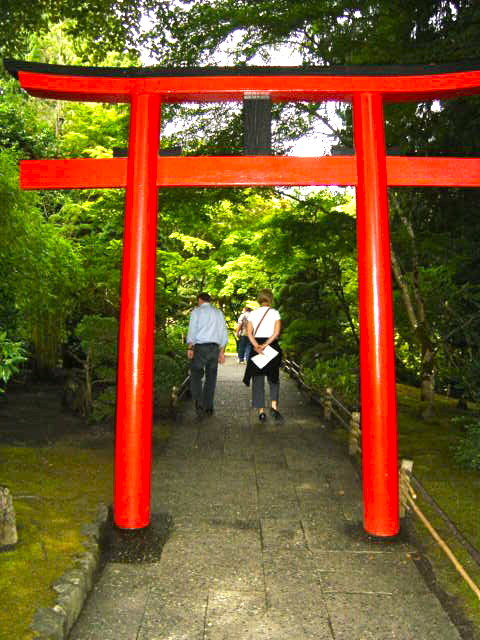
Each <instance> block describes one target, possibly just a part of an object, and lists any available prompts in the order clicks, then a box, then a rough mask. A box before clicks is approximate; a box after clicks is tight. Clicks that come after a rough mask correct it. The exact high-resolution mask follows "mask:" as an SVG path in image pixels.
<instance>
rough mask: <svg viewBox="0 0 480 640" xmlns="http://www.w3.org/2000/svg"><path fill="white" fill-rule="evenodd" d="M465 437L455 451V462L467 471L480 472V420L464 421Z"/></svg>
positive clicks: (461, 437) (460, 440) (459, 440)
mask: <svg viewBox="0 0 480 640" xmlns="http://www.w3.org/2000/svg"><path fill="white" fill-rule="evenodd" d="M462 423H463V424H462V428H463V435H461V436H460V437H459V438H458V441H457V445H456V447H455V449H454V458H455V461H456V462H457V463H458V464H460V465H461V466H462V467H465V468H466V469H472V470H474V471H480V418H476V419H474V420H473V421H472V418H469V419H465V418H463V419H462Z"/></svg>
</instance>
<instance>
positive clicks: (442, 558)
mask: <svg viewBox="0 0 480 640" xmlns="http://www.w3.org/2000/svg"><path fill="white" fill-rule="evenodd" d="M397 399H398V430H399V457H400V458H408V459H410V460H413V462H414V466H413V472H414V475H415V477H416V478H418V480H419V481H420V482H421V483H422V484H423V486H424V487H425V488H426V489H427V491H428V492H429V493H430V495H431V496H432V497H433V498H434V499H435V500H436V502H437V503H438V504H439V505H440V507H441V508H442V509H443V510H444V511H445V513H447V514H448V516H449V517H450V519H451V520H452V521H453V522H454V523H455V524H456V526H457V528H458V529H459V530H460V531H461V532H462V533H463V534H464V535H465V536H466V538H467V539H468V540H469V541H470V542H471V543H472V544H473V545H474V546H475V547H476V548H477V549H480V511H479V506H480V473H478V472H475V471H468V470H465V469H462V468H461V467H460V466H458V465H457V464H456V463H455V460H454V457H453V450H454V447H455V444H456V441H457V439H458V437H459V436H460V435H461V427H460V425H459V424H457V423H455V422H453V421H452V418H453V417H457V416H460V415H464V414H465V411H461V410H459V409H458V408H457V401H456V400H452V399H450V398H445V397H442V396H437V398H436V400H435V414H434V416H433V418H431V419H430V420H426V421H425V420H422V419H421V418H420V417H419V402H418V401H419V390H418V389H413V388H411V387H406V386H405V385H398V387H397ZM475 409H477V408H476V407H475ZM417 504H418V506H419V507H420V509H421V510H422V511H423V512H424V513H425V515H426V516H427V517H428V519H429V520H430V521H431V523H432V524H433V526H434V527H435V528H436V529H437V531H438V532H439V533H440V535H441V536H442V538H443V539H444V540H445V541H446V542H447V544H448V545H449V546H450V548H451V549H452V551H453V552H454V554H455V555H456V557H457V558H458V559H459V561H460V562H461V563H462V565H463V566H464V568H465V570H466V571H467V573H468V574H469V575H470V577H471V578H472V579H473V580H474V581H475V582H476V583H477V585H480V568H479V567H478V565H477V564H476V563H475V562H474V561H473V560H472V559H471V557H470V555H469V554H468V553H467V552H466V551H465V550H464V549H463V547H462V545H461V544H460V543H459V542H457V541H456V539H455V538H454V537H453V536H452V535H451V534H450V533H449V532H448V530H447V528H446V525H445V524H444V523H443V521H442V520H441V518H440V517H439V516H437V515H436V514H435V512H434V511H433V510H432V509H431V508H430V507H429V506H428V504H426V502H425V501H423V500H422V499H421V498H420V497H418V499H417ZM412 518H415V516H412ZM415 529H416V530H417V532H418V535H419V537H420V540H421V543H422V546H423V547H424V548H425V549H426V551H427V555H428V558H429V559H430V561H431V563H432V566H433V568H434V572H435V575H436V577H437V579H438V581H439V584H440V586H441V587H442V588H443V590H444V591H445V592H446V593H447V594H449V595H450V596H451V597H452V598H453V599H454V600H455V601H456V603H457V605H458V607H459V608H460V610H461V611H463V613H464V614H465V615H466V617H467V618H468V619H469V620H470V621H472V623H473V624H474V626H475V627H476V629H477V635H478V637H480V607H479V606H478V599H477V598H476V596H475V595H474V593H473V592H472V590H471V589H470V587H469V586H468V585H467V584H466V582H465V581H464V580H463V579H462V578H461V577H460V575H459V573H458V572H457V571H456V569H455V568H454V567H453V565H452V564H451V562H450V560H448V558H447V557H446V555H445V554H444V552H443V551H442V550H441V549H440V548H439V546H438V545H437V544H436V542H434V540H433V538H432V537H431V536H430V534H429V533H428V532H427V531H426V529H425V528H424V527H423V525H422V524H421V523H420V522H419V521H418V520H417V519H416V518H415Z"/></svg>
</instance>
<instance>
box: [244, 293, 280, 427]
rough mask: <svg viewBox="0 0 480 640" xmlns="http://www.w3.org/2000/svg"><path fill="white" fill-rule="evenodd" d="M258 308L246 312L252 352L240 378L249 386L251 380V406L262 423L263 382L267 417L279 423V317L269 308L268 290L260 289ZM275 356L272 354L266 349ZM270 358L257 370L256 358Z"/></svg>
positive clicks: (264, 415)
mask: <svg viewBox="0 0 480 640" xmlns="http://www.w3.org/2000/svg"><path fill="white" fill-rule="evenodd" d="M257 299H258V303H259V305H260V307H259V308H258V309H254V310H253V311H251V312H250V315H249V317H248V325H247V335H248V339H249V340H250V343H251V345H252V350H251V353H250V356H249V358H248V363H247V368H246V370H245V375H244V377H243V382H244V383H245V384H246V385H247V387H248V386H250V380H252V406H253V407H254V408H255V409H257V410H258V419H259V420H260V422H265V420H266V419H267V414H266V412H265V378H267V380H268V384H269V387H270V403H271V415H272V417H273V419H274V420H277V421H279V420H282V415H281V414H280V412H279V410H278V401H279V392H280V365H281V363H282V350H281V349H280V345H279V344H278V337H279V335H280V331H281V324H282V322H281V319H280V314H279V313H278V311H277V310H276V309H274V308H273V307H272V302H273V295H272V292H271V291H270V289H262V290H261V291H260V293H259V295H258V298H257ZM266 347H270V348H271V349H274V350H275V351H276V352H277V353H276V355H275V354H272V352H271V351H270V349H267V350H266ZM264 351H265V354H264V355H265V356H267V355H269V354H268V352H269V351H270V355H274V357H273V358H272V359H271V360H269V361H268V363H267V364H266V365H265V366H263V367H259V366H257V364H256V363H255V358H256V356H257V355H261V354H263V353H264Z"/></svg>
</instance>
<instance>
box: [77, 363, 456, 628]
mask: <svg viewBox="0 0 480 640" xmlns="http://www.w3.org/2000/svg"><path fill="white" fill-rule="evenodd" d="M243 372H244V368H242V367H241V366H240V365H237V364H236V363H235V362H234V360H233V358H230V359H227V364H226V365H225V366H223V367H221V368H220V370H219V380H218V385H217V401H216V408H215V413H214V416H213V417H211V418H209V419H206V420H205V421H203V422H200V423H197V422H196V421H195V416H194V411H193V407H192V405H191V402H189V401H187V402H185V403H183V404H182V406H181V413H180V415H179V420H178V425H177V428H176V429H175V432H174V434H173V436H172V438H171V440H170V442H169V444H168V446H167V448H166V449H165V451H164V452H162V453H161V454H160V455H158V456H157V457H156V458H155V460H154V466H153V474H152V505H151V506H152V514H157V513H168V514H169V516H170V517H171V519H172V522H173V526H172V530H171V532H170V536H169V538H168V540H167V542H166V544H165V546H164V548H163V552H162V555H161V558H160V560H159V561H156V562H153V563H150V564H142V565H140V564H136V565H128V564H125V565H120V564H118V563H117V564H113V563H107V565H106V567H105V569H104V571H103V573H102V575H101V576H100V579H99V581H98V583H97V584H96V586H95V588H94V590H93V592H92V595H91V597H90V599H89V600H88V602H87V605H86V607H85V608H84V610H83V612H82V614H81V616H80V618H79V620H78V622H77V624H76V626H75V627H74V630H73V633H72V635H71V640H97V639H98V640H110V639H111V640H113V639H114V638H115V640H117V639H120V638H121V639H122V640H130V639H131V640H133V639H135V640H187V639H188V640H313V639H314V640H347V639H348V640H430V639H432V640H433V639H435V640H459V638H460V635H459V634H458V631H457V629H456V628H455V627H454V626H453V624H452V623H451V622H450V620H449V618H448V616H447V614H446V613H445V611H444V610H443V608H442V607H441V605H440V603H439V601H438V599H437V598H436V597H435V596H434V595H433V593H431V592H430V591H429V589H428V588H427V586H426V584H425V583H424V580H423V578H422V577H421V575H420V573H419V572H418V571H417V568H416V566H415V564H414V562H413V560H412V558H411V555H412V553H413V551H414V550H413V549H411V547H410V546H409V544H408V543H407V542H404V541H401V540H395V541H381V540H380V541H379V540H378V539H374V540H372V538H371V537H369V536H367V535H366V534H365V532H364V531H363V527H362V522H361V521H362V495H361V485H360V481H359V478H358V473H357V471H356V469H355V468H354V466H353V465H352V463H351V461H350V459H349V458H348V455H347V453H346V451H345V448H344V446H343V445H342V443H339V442H336V441H334V440H332V439H331V438H330V437H329V436H328V430H327V429H325V427H324V425H323V424H322V421H321V412H320V410H319V408H318V407H317V406H316V405H312V404H311V403H310V402H308V401H307V400H306V399H305V398H304V397H303V396H302V394H301V393H300V391H299V390H298V388H297V387H296V385H295V384H294V383H293V382H291V381H290V380H289V379H287V377H286V376H282V380H281V395H280V405H281V411H282V413H283V414H284V416H285V421H284V422H283V423H281V424H278V423H275V422H273V421H272V420H271V419H270V417H269V418H268V420H267V423H266V424H261V423H259V422H258V419H257V417H256V415H255V412H254V411H252V410H251V409H250V390H249V389H247V388H246V387H245V386H244V385H243V384H242V382H241V378H242V376H243Z"/></svg>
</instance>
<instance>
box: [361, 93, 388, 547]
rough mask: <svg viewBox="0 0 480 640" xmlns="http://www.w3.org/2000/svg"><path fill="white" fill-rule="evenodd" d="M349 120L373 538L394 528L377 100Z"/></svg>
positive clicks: (367, 503) (367, 508)
mask: <svg viewBox="0 0 480 640" xmlns="http://www.w3.org/2000/svg"><path fill="white" fill-rule="evenodd" d="M353 117H354V120H353V124H354V139H355V148H356V149H357V156H356V158H357V175H358V179H357V243H358V289H359V320H360V392H361V407H362V461H363V462H362V480H363V504H364V527H365V529H366V531H368V532H369V533H372V534H374V535H377V536H394V535H396V534H397V533H398V530H399V505H398V452H397V408H396V393H395V359H394V343H393V310H392V281H391V272H390V233H389V222H388V200H387V166H386V156H385V136H384V127H383V105H382V97H381V96H380V95H379V94H371V93H367V94H363V95H360V96H358V97H356V98H355V100H354V103H353Z"/></svg>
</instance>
